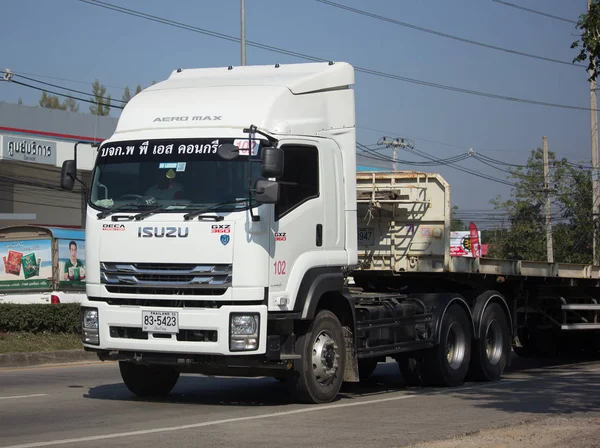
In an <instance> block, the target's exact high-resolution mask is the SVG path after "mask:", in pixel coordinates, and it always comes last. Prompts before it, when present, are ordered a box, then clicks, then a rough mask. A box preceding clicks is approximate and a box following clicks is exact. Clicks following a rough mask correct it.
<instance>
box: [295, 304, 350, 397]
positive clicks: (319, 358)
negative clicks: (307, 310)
mask: <svg viewBox="0 0 600 448" xmlns="http://www.w3.org/2000/svg"><path fill="white" fill-rule="evenodd" d="M296 344H297V345H296V353H300V354H301V355H302V358H301V359H300V360H298V361H295V362H294V376H293V380H292V381H290V382H289V383H290V386H291V389H292V393H293V395H294V396H295V398H296V399H297V400H299V401H303V402H307V403H316V404H318V403H328V402H331V401H333V400H334V399H335V397H336V396H337V394H338V392H339V391H340V388H341V387H342V382H343V381H344V369H345V360H346V346H345V341H344V332H343V329H342V325H341V323H340V321H339V320H338V318H337V317H336V315H335V314H333V313H332V312H331V311H328V310H322V311H319V313H318V314H317V316H316V317H315V319H314V320H313V321H312V322H311V324H310V326H309V328H308V330H307V331H305V332H304V333H302V334H301V335H300V336H299V337H298V339H297V341H296Z"/></svg>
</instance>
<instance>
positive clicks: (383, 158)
mask: <svg viewBox="0 0 600 448" xmlns="http://www.w3.org/2000/svg"><path fill="white" fill-rule="evenodd" d="M356 145H357V146H358V147H359V149H361V150H362V151H363V152H367V153H371V152H372V151H373V149H370V148H368V147H367V146H365V145H363V144H361V143H358V142H357V143H356ZM412 151H413V152H416V153H417V155H419V156H420V157H423V158H425V159H429V160H431V161H432V162H435V164H434V165H443V166H447V167H450V168H454V169H455V170H458V171H462V172H464V173H467V174H470V175H471V176H475V177H479V178H481V179H485V180H489V181H492V182H497V183H499V184H503V185H507V186H509V187H515V185H514V184H512V183H510V182H508V181H505V180H502V179H498V178H496V177H493V176H489V175H487V174H481V173H476V172H474V171H471V170H469V169H467V168H464V167H462V166H460V165H455V163H456V161H450V162H446V161H445V160H444V159H436V158H435V157H433V156H431V155H429V154H427V153H426V152H424V151H419V150H412ZM361 157H365V158H367V159H374V160H381V161H386V162H390V161H393V158H392V157H388V156H382V155H379V154H376V155H375V157H373V156H367V155H364V154H361ZM456 157H462V156H456ZM468 157H469V155H468V154H466V155H465V157H464V158H465V159H466V158H468ZM446 160H450V159H446ZM461 160H463V158H460V159H458V160H457V161H461ZM397 162H398V163H406V164H408V165H417V166H434V165H430V164H427V163H426V162H407V161H401V160H397ZM439 162H442V163H439Z"/></svg>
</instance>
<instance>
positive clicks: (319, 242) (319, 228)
mask: <svg viewBox="0 0 600 448" xmlns="http://www.w3.org/2000/svg"><path fill="white" fill-rule="evenodd" d="M322 245H323V224H317V247H321V246H322Z"/></svg>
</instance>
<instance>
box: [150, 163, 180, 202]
mask: <svg viewBox="0 0 600 448" xmlns="http://www.w3.org/2000/svg"><path fill="white" fill-rule="evenodd" d="M174 179H175V171H173V170H172V169H169V170H168V171H167V172H166V173H165V172H164V171H162V170H159V171H158V172H157V174H156V182H155V183H154V184H153V185H151V186H150V187H149V188H148V189H147V190H146V193H145V196H149V197H153V198H155V199H164V200H175V199H181V198H182V193H183V186H182V185H181V184H180V183H178V182H175V181H174Z"/></svg>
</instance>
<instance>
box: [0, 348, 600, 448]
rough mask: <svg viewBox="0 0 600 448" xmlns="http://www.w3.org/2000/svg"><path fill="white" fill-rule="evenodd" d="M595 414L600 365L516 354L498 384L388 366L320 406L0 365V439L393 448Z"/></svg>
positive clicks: (238, 388)
mask: <svg viewBox="0 0 600 448" xmlns="http://www.w3.org/2000/svg"><path fill="white" fill-rule="evenodd" d="M556 415H561V416H565V415H567V416H573V415H585V416H587V417H590V416H592V417H594V416H596V417H597V416H600V362H591V361H587V362H579V363H577V364H575V365H573V364H568V361H563V362H547V363H545V364H540V363H537V364H536V363H532V362H524V361H523V360H519V359H517V361H516V363H515V364H514V365H513V367H512V368H511V369H510V371H509V372H508V373H507V375H506V377H505V379H503V380H502V381H500V382H497V383H468V384H466V385H465V386H463V387H460V388H455V389H415V388H405V387H404V385H403V384H402V379H401V377H400V375H399V374H398V373H397V369H396V365H395V364H394V363H387V364H380V365H379V367H378V368H377V370H376V372H375V374H374V376H373V378H372V381H371V382H369V383H368V384H363V385H360V386H352V387H346V388H344V390H343V393H342V395H341V397H340V399H339V400H338V401H336V402H335V403H332V404H327V405H317V406H314V405H298V404H294V403H291V402H290V400H289V398H288V396H287V394H286V392H285V388H284V386H283V385H282V384H280V383H279V382H278V381H277V380H273V379H269V378H260V379H239V378H207V377H200V376H193V375H190V376H182V377H181V379H180V381H179V383H178V384H177V386H176V387H175V389H174V390H173V392H172V395H171V396H169V397H168V398H167V399H164V400H145V399H138V398H134V397H133V396H132V395H131V394H130V393H129V391H128V390H127V389H126V388H125V387H124V386H123V385H122V383H121V378H120V375H119V372H118V367H117V366H116V365H115V364H112V363H104V364H87V365H69V366H57V367H38V368H24V369H10V370H0V447H16V446H18V447H34V446H35V447H38V446H39V447H44V446H67V447H74V446H81V447H93V446H94V447H95V446H111V448H113V447H120V446H127V447H144V448H147V447H149V446H153V447H154V446H157V447H167V446H169V447H170V446H176V447H178V448H179V447H204V446H210V447H211V448H212V447H221V446H227V447H230V446H260V447H261V448H263V447H278V448H280V447H281V446H285V447H295V446H301V447H312V446H344V447H345V448H350V447H370V446H373V447H375V446H376V447H388V446H390V447H391V446H394V447H401V446H406V445H409V444H414V443H417V442H427V441H432V440H437V439H447V438H450V437H454V436H457V435H460V434H465V433H470V432H473V431H478V430H484V429H488V428H494V427H501V426H507V425H514V424H518V423H520V422H523V421H534V420H537V419H541V418H545V417H550V416H556Z"/></svg>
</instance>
